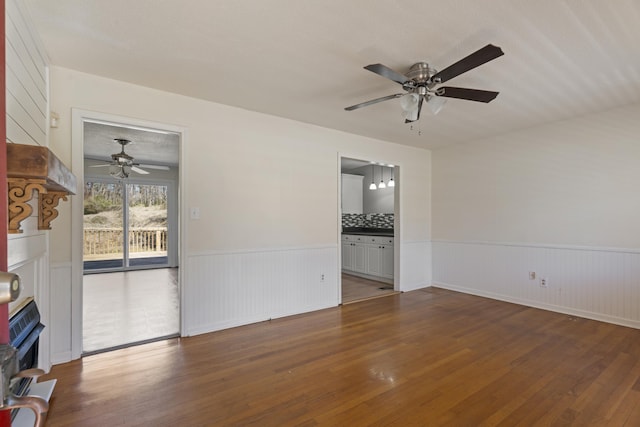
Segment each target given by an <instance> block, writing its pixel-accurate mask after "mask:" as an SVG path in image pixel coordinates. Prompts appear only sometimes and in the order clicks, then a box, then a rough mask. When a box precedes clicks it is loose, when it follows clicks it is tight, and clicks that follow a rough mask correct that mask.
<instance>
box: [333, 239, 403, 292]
mask: <svg viewBox="0 0 640 427" xmlns="http://www.w3.org/2000/svg"><path fill="white" fill-rule="evenodd" d="M393 260H394V255H393V237H383V236H361V235H350V234H348V235H343V236H342V269H343V270H345V272H347V273H351V274H354V273H360V274H356V275H363V276H364V277H370V278H372V279H375V280H383V281H385V282H391V283H392V282H393Z"/></svg>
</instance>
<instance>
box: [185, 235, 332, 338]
mask: <svg viewBox="0 0 640 427" xmlns="http://www.w3.org/2000/svg"><path fill="white" fill-rule="evenodd" d="M185 265H186V267H185V276H186V277H185V283H184V287H183V298H184V304H185V305H184V310H183V313H184V325H183V334H184V335H197V334H201V333H206V332H211V331H216V330H220V329H225V328H231V327H234V326H240V325H246V324H249V323H254V322H260V321H264V320H269V319H275V318H278V317H284V316H289V315H292V314H299V313H305V312H308V311H313V310H320V309H323V308H327V307H334V306H337V305H338V303H339V286H338V274H339V271H338V248H337V245H333V246H326V247H306V248H288V249H267V250H257V251H239V252H224V253H219V252H210V253H201V254H190V255H188V256H187V259H186V263H185Z"/></svg>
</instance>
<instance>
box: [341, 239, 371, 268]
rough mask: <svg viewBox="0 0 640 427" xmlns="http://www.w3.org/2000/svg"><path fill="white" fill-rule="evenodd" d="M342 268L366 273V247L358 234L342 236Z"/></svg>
mask: <svg viewBox="0 0 640 427" xmlns="http://www.w3.org/2000/svg"><path fill="white" fill-rule="evenodd" d="M342 269H343V270H349V271H355V272H358V273H366V247H365V246H364V245H363V244H362V238H361V237H360V236H351V235H347V236H343V238H342Z"/></svg>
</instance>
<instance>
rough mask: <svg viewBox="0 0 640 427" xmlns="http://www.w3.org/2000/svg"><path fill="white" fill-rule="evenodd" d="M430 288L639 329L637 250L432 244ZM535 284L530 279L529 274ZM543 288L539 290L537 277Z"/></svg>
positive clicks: (442, 242)
mask: <svg viewBox="0 0 640 427" xmlns="http://www.w3.org/2000/svg"><path fill="white" fill-rule="evenodd" d="M432 244H433V261H432V262H433V284H434V285H435V286H439V287H443V288H447V289H452V290H458V291H461V292H467V293H471V294H475V295H481V296H486V297H490V298H496V299H500V300H505V301H510V302H515V303H518V304H524V305H528V306H532V307H539V308H544V309H548V310H553V311H558V312H561V313H569V314H574V315H577V316H582V317H586V318H591V319H596V320H601V321H605V322H610V323H615V324H620V325H625V326H631V327H635V328H640V288H639V287H638V283H640V251H634V250H626V249H615V248H589V247H570V246H566V247H563V246H558V245H549V246H545V245H526V244H509V243H490V242H451V241H434V242H433V243H432ZM530 271H534V272H535V273H536V279H535V280H530V279H529V272H530ZM543 277H544V278H547V279H548V286H547V287H546V288H543V287H541V286H540V279H541V278H543Z"/></svg>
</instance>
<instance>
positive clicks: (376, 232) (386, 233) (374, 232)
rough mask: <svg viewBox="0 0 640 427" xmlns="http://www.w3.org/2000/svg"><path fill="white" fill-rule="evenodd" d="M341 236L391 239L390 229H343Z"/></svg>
mask: <svg viewBox="0 0 640 427" xmlns="http://www.w3.org/2000/svg"><path fill="white" fill-rule="evenodd" d="M342 234H355V235H364V236H383V237H393V229H392V228H367V227H344V228H342Z"/></svg>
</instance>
